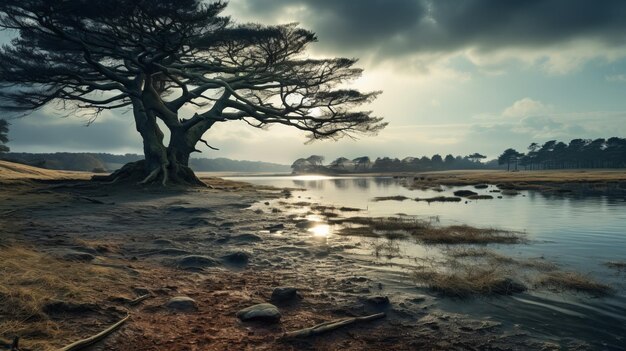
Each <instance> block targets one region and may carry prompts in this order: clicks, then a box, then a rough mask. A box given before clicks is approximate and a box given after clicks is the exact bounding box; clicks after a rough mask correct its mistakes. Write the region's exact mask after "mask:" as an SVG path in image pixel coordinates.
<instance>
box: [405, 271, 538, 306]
mask: <svg viewBox="0 0 626 351" xmlns="http://www.w3.org/2000/svg"><path fill="white" fill-rule="evenodd" d="M510 276H511V272H510V271H509V270H507V269H505V268H503V267H502V266H494V265H481V266H462V267H457V268H456V269H454V270H450V271H440V270H435V269H433V268H431V267H419V268H418V269H417V270H416V271H415V273H414V275H413V277H414V278H415V279H416V280H417V281H418V282H421V283H422V284H424V285H426V286H427V287H428V288H430V289H431V290H433V291H435V292H437V293H439V294H441V295H443V296H448V297H456V298H467V297H470V296H474V295H511V294H514V293H520V292H523V291H525V290H526V286H525V285H523V284H522V283H520V282H518V281H516V280H514V279H512V278H510Z"/></svg>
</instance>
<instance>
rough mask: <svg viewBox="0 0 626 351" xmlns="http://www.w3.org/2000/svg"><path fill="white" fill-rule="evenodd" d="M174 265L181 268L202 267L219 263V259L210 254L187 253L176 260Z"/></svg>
mask: <svg viewBox="0 0 626 351" xmlns="http://www.w3.org/2000/svg"><path fill="white" fill-rule="evenodd" d="M176 265H177V266H178V267H179V268H183V269H202V268H207V267H215V266H219V265H220V261H218V260H216V259H214V258H213V257H210V256H201V255H188V256H184V257H182V258H180V259H178V260H177V262H176Z"/></svg>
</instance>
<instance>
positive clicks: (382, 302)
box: [365, 296, 389, 307]
mask: <svg viewBox="0 0 626 351" xmlns="http://www.w3.org/2000/svg"><path fill="white" fill-rule="evenodd" d="M365 302H367V303H369V304H372V305H375V306H381V307H382V306H388V305H389V298H388V297H387V296H370V297H368V298H367V299H365Z"/></svg>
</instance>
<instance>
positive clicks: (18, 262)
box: [0, 175, 577, 350]
mask: <svg viewBox="0 0 626 351" xmlns="http://www.w3.org/2000/svg"><path fill="white" fill-rule="evenodd" d="M48 176H49V177H51V179H45V180H37V181H34V180H28V179H22V180H16V179H15V178H14V179H12V180H3V181H2V183H1V184H0V228H1V230H2V235H1V239H0V255H2V257H3V258H5V259H4V260H3V263H2V266H1V267H0V269H2V282H1V283H2V286H3V289H2V290H0V306H1V309H0V343H4V344H5V345H8V344H10V341H11V340H12V339H13V338H14V337H20V345H21V347H22V349H24V350H28V349H32V350H47V349H56V348H60V347H62V346H64V345H67V344H69V343H71V342H73V341H76V340H78V339H82V338H85V337H88V336H90V335H93V334H95V333H98V332H99V331H101V330H102V329H104V328H106V327H107V326H108V325H110V324H111V323H113V322H115V321H117V320H119V319H120V318H121V317H123V316H125V315H126V314H129V315H130V319H129V320H128V322H127V323H126V324H124V325H123V326H122V327H121V329H119V330H118V331H116V332H115V333H113V334H112V335H111V336H109V337H107V338H106V339H105V340H104V341H102V342H101V343H99V344H97V345H96V346H94V348H93V349H95V350H111V349H112V350H336V349H342V350H363V349H372V350H379V349H385V350H407V349H426V350H450V349H460V350H461V349H493V350H516V349H520V350H522V349H529V348H531V349H558V347H559V346H558V345H554V344H551V343H548V342H544V341H540V340H535V339H534V338H533V337H532V335H529V334H528V333H527V332H525V331H523V330H516V329H511V328H503V327H502V326H501V325H499V324H498V323H495V322H492V321H489V320H470V319H468V318H466V317H464V316H461V315H453V314H449V313H441V312H439V311H437V310H436V309H433V308H432V306H433V303H434V300H435V299H436V298H437V296H436V294H434V293H433V294H432V295H422V294H415V293H414V294H393V295H389V294H388V293H387V292H386V291H385V289H384V284H383V283H382V282H381V281H380V280H378V278H377V277H375V276H367V275H366V274H364V271H363V269H362V268H361V267H362V266H363V265H364V264H365V262H363V261H362V258H359V257H357V256H354V255H350V254H349V253H347V251H348V250H350V249H354V248H355V244H354V242H353V241H350V240H347V239H346V241H345V242H343V243H342V242H335V243H333V244H332V245H330V244H328V243H327V242H325V241H323V240H320V239H319V238H316V237H314V236H311V235H310V233H308V232H307V230H306V229H303V228H302V226H300V225H299V223H301V222H299V221H298V220H297V218H296V217H294V216H293V215H290V214H289V213H287V212H283V211H282V210H281V209H278V208H274V207H272V206H265V208H263V207H261V208H260V209H259V208H257V209H256V210H252V209H250V206H251V205H252V204H255V203H256V204H263V203H264V202H265V201H267V200H271V199H278V198H283V197H289V196H294V195H293V193H292V192H289V191H286V190H283V189H273V188H267V187H254V186H251V185H249V184H245V183H240V182H231V181H224V180H221V179H218V178H205V179H203V180H204V181H205V182H206V183H207V184H208V185H209V186H210V188H208V189H192V190H181V189H178V190H176V189H163V188H160V187H155V188H151V187H146V188H128V187H121V186H112V185H102V184H97V183H91V182H89V181H86V180H84V179H79V180H71V178H72V177H71V176H67V177H63V178H65V179H62V180H55V179H53V178H54V175H48ZM25 178H28V177H25ZM75 178H84V177H81V176H77V177H75ZM24 258H27V259H24ZM277 287H293V288H296V289H297V291H298V297H297V298H295V299H292V300H290V301H286V302H283V303H276V305H277V307H278V309H279V311H280V313H281V315H282V316H281V319H280V322H278V323H268V322H242V321H240V320H239V319H238V318H237V317H236V314H237V312H238V311H240V310H241V309H243V308H246V307H249V306H252V305H255V304H258V303H267V302H272V301H271V295H272V292H273V290H274V289H275V288H277ZM144 295H149V298H147V299H146V300H143V301H141V302H140V303H138V304H136V305H135V304H132V303H130V302H132V301H133V300H134V299H136V298H137V297H140V296H144ZM181 296H182V297H189V298H191V299H193V300H194V301H195V306H194V308H193V309H191V310H188V311H180V310H176V309H172V308H169V307H168V301H170V300H171V299H172V298H174V297H181ZM385 298H388V299H389V302H387V300H386V299H385ZM377 312H385V313H386V315H387V316H386V318H383V319H380V320H377V321H373V322H368V323H363V324H357V325H354V326H350V327H346V328H342V329H339V330H337V331H334V332H331V333H327V334H324V335H323V336H317V337H309V338H302V339H296V340H287V339H284V338H283V335H284V333H285V332H288V331H293V330H297V329H301V328H305V327H310V326H313V325H315V324H318V323H321V322H325V321H329V320H333V319H337V318H343V317H351V316H363V315H368V314H372V313H377ZM0 345H1V344H0ZM571 346H572V347H573V348H575V347H577V346H576V345H571Z"/></svg>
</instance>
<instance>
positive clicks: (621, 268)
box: [604, 261, 626, 271]
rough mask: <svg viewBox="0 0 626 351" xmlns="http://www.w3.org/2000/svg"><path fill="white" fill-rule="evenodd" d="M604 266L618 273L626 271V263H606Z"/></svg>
mask: <svg viewBox="0 0 626 351" xmlns="http://www.w3.org/2000/svg"><path fill="white" fill-rule="evenodd" d="M604 265H605V266H607V267H609V268H612V269H617V270H618V271H626V261H609V262H605V263H604Z"/></svg>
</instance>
